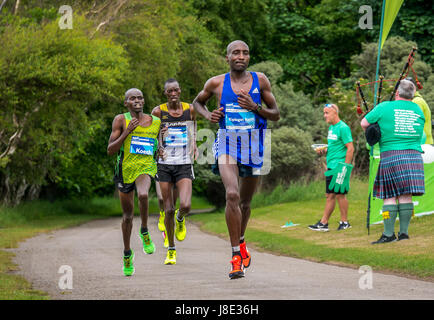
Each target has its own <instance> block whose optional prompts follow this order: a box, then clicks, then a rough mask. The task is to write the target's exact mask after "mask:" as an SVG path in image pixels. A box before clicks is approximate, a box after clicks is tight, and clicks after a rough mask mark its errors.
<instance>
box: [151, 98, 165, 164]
mask: <svg viewBox="0 0 434 320" xmlns="http://www.w3.org/2000/svg"><path fill="white" fill-rule="evenodd" d="M151 114H152V115H153V116H155V117H158V118H160V119H161V109H160V106H156V107H155V108H154V109H153V110H152V112H151ZM166 132H167V127H166V126H165V125H164V124H163V122H160V130H159V132H158V156H159V157H160V158H164V148H163V136H164V134H165V133H166Z"/></svg>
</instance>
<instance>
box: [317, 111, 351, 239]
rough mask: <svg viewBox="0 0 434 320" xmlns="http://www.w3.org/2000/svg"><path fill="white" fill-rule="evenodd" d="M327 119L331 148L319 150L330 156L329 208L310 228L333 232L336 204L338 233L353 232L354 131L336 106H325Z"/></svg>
mask: <svg viewBox="0 0 434 320" xmlns="http://www.w3.org/2000/svg"><path fill="white" fill-rule="evenodd" d="M323 110H324V119H325V121H326V122H327V123H328V124H330V127H329V131H328V135H327V143H328V145H327V148H325V149H320V150H317V153H318V154H324V153H327V171H326V172H325V176H326V205H325V208H324V213H323V216H322V218H321V220H320V221H318V222H317V223H316V224H313V225H310V226H309V229H311V230H314V231H329V226H328V221H329V219H330V216H331V214H332V213H333V211H334V209H335V206H336V202H337V203H338V205H339V210H340V212H341V221H340V222H339V227H338V230H345V229H348V228H351V225H350V223H349V222H348V199H347V197H346V194H347V193H348V191H349V189H350V176H351V170H352V168H353V166H352V165H351V161H352V159H353V153H354V146H353V138H352V135H351V129H350V127H348V125H347V124H346V123H345V122H343V121H342V120H341V119H340V118H339V108H338V106H337V105H335V104H326V105H325V106H324V109H323Z"/></svg>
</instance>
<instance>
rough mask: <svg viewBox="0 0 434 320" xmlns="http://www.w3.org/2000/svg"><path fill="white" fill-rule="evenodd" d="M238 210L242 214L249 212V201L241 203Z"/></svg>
mask: <svg viewBox="0 0 434 320" xmlns="http://www.w3.org/2000/svg"><path fill="white" fill-rule="evenodd" d="M240 209H241V211H242V212H247V211H249V210H250V201H241V202H240Z"/></svg>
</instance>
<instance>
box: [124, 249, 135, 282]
mask: <svg viewBox="0 0 434 320" xmlns="http://www.w3.org/2000/svg"><path fill="white" fill-rule="evenodd" d="M123 271H124V275H125V276H127V277H129V276H132V275H133V274H134V271H135V269H134V251H133V250H131V255H130V256H124V267H123Z"/></svg>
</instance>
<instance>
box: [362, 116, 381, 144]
mask: <svg viewBox="0 0 434 320" xmlns="http://www.w3.org/2000/svg"><path fill="white" fill-rule="evenodd" d="M365 137H366V141H367V142H368V144H369V145H370V146H373V145H374V144H376V143H378V142H379V141H380V138H381V129H380V126H379V125H378V123H377V122H375V123H372V124H370V125H369V126H368V127H367V128H366V131H365Z"/></svg>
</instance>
